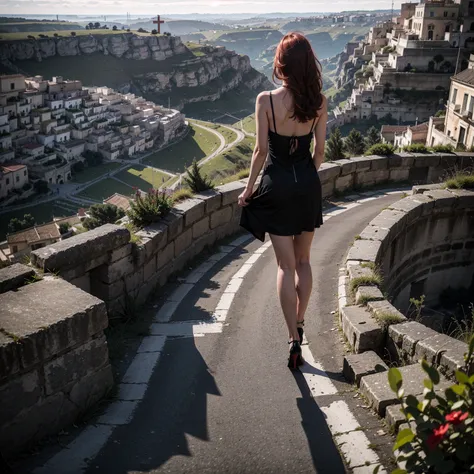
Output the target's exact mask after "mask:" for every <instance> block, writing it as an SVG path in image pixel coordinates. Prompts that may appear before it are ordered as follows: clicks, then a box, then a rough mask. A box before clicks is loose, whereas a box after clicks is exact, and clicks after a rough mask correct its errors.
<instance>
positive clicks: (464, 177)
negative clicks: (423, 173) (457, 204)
mask: <svg viewBox="0 0 474 474" xmlns="http://www.w3.org/2000/svg"><path fill="white" fill-rule="evenodd" d="M446 187H447V188H451V189H473V188H474V175H472V174H468V173H458V174H456V175H455V176H454V177H452V178H450V179H448V180H447V181H446Z"/></svg>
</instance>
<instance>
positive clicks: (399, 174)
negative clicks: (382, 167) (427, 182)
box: [389, 168, 410, 181]
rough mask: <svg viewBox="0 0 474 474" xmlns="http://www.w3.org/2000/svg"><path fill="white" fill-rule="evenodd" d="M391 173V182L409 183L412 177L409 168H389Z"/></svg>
mask: <svg viewBox="0 0 474 474" xmlns="http://www.w3.org/2000/svg"><path fill="white" fill-rule="evenodd" d="M389 171H390V174H389V180H390V181H408V178H409V177H410V170H409V169H408V168H396V169H390V168H389Z"/></svg>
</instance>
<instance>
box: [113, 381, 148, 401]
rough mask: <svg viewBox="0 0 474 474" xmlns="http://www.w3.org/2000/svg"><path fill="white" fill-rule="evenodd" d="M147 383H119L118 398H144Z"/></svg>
mask: <svg viewBox="0 0 474 474" xmlns="http://www.w3.org/2000/svg"><path fill="white" fill-rule="evenodd" d="M147 388H148V385H147V384H146V383H121V384H120V385H119V391H118V396H117V399H118V400H143V398H144V397H145V392H146V389H147Z"/></svg>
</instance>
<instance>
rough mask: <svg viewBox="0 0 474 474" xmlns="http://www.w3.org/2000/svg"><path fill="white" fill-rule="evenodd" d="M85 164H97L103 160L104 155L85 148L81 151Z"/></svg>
mask: <svg viewBox="0 0 474 474" xmlns="http://www.w3.org/2000/svg"><path fill="white" fill-rule="evenodd" d="M83 156H84V158H85V159H86V162H87V166H97V165H100V164H101V163H102V162H103V161H104V157H103V156H102V155H101V154H100V153H98V152H97V151H91V150H87V151H85V152H84V153H83Z"/></svg>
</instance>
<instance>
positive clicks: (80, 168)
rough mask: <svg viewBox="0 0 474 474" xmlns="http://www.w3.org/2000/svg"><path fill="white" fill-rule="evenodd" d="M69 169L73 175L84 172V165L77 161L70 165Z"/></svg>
mask: <svg viewBox="0 0 474 474" xmlns="http://www.w3.org/2000/svg"><path fill="white" fill-rule="evenodd" d="M71 168H72V171H73V172H74V173H79V172H81V171H84V163H83V162H82V161H77V162H76V163H74V164H73V165H72V167H71Z"/></svg>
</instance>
